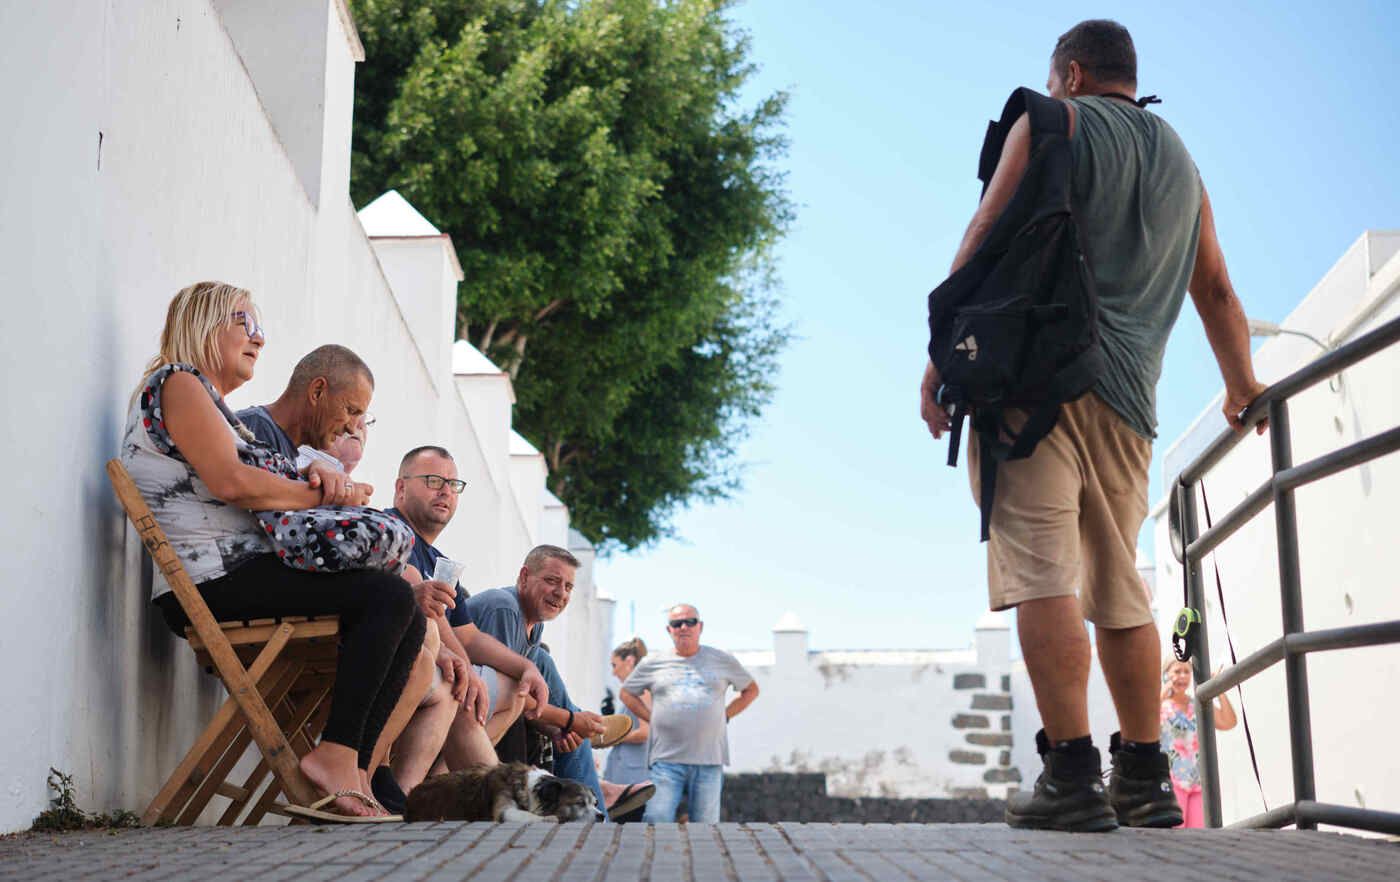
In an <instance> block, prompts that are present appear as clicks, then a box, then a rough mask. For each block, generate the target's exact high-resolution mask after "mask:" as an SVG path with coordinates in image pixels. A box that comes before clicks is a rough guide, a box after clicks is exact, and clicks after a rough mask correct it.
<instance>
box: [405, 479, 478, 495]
mask: <svg viewBox="0 0 1400 882" xmlns="http://www.w3.org/2000/svg"><path fill="white" fill-rule="evenodd" d="M405 477H407V478H409V479H413V478H422V479H423V483H424V484H427V485H428V489H429V490H441V489H442V488H443V486H446V487H447V488H448V489H449V490H451V491H452V492H453V493H456V494H457V495H458V496H461V495H462V491H463V490H465V489H467V482H466V481H459V480H457V479H456V478H444V477H443V476H442V475H407V476H405Z"/></svg>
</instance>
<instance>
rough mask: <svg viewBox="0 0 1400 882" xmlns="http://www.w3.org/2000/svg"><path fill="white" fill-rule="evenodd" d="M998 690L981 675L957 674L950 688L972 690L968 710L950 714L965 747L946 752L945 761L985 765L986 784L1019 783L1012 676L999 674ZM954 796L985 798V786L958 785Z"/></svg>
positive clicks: (984, 776)
mask: <svg viewBox="0 0 1400 882" xmlns="http://www.w3.org/2000/svg"><path fill="white" fill-rule="evenodd" d="M998 685H1000V687H1001V689H1000V691H995V692H994V691H990V690H988V689H987V678H986V676H985V675H983V674H977V673H968V674H958V675H957V676H955V677H954V678H953V688H954V689H957V690H968V691H973V690H976V691H973V694H972V703H971V705H970V707H971V710H969V711H958V712H957V713H955V714H953V716H952V720H951V724H952V726H953V728H954V729H957V730H959V731H961V732H964V733H965V734H964V736H963V741H964V743H965V745H966V746H959V747H956V748H954V749H952V750H950V751H949V752H948V761H949V762H953V763H957V764H959V765H968V766H985V767H986V771H984V772H983V773H982V780H983V781H985V782H986V783H988V784H1018V783H1020V781H1021V771H1020V770H1019V769H1017V768H1016V767H1015V766H1013V765H1012V764H1011V743H1012V740H1011V678H1010V677H1009V676H1003V677H1001V682H1000V684H998ZM953 796H955V797H958V798H966V799H986V798H987V790H986V788H985V787H969V788H960V789H958V790H955V791H954V792H953Z"/></svg>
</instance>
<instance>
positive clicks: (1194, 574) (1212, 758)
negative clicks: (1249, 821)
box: [1176, 482, 1221, 827]
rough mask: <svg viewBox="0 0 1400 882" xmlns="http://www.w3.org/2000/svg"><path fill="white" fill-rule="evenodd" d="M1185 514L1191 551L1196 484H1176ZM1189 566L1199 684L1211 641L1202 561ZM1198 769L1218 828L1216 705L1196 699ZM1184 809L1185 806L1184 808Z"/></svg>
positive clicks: (1206, 671)
mask: <svg viewBox="0 0 1400 882" xmlns="http://www.w3.org/2000/svg"><path fill="white" fill-rule="evenodd" d="M1176 492H1177V493H1179V494H1180V502H1181V513H1182V520H1183V522H1184V523H1183V524H1182V533H1183V535H1182V537H1181V538H1182V546H1181V547H1182V548H1190V547H1191V543H1192V542H1195V541H1196V538H1197V537H1198V536H1199V535H1200V532H1201V528H1200V525H1199V524H1198V522H1197V521H1196V485H1195V484H1194V483H1192V484H1182V483H1179V482H1178V483H1177V485H1176ZM1182 557H1184V558H1185V561H1184V562H1183V563H1182V566H1184V567H1186V602H1187V604H1189V605H1190V607H1191V608H1192V609H1194V610H1196V611H1198V612H1199V613H1200V614H1201V624H1200V626H1199V636H1198V637H1197V638H1196V652H1195V654H1193V655H1192V656H1191V672H1192V675H1193V676H1194V678H1195V681H1196V683H1198V684H1200V683H1203V682H1205V681H1206V680H1207V679H1209V678H1210V641H1209V640H1207V639H1206V618H1207V617H1206V594H1205V588H1204V585H1205V582H1204V580H1203V579H1202V578H1201V562H1200V561H1199V560H1192V559H1191V555H1190V554H1183V555H1182ZM1196 736H1197V740H1198V743H1197V754H1196V768H1197V769H1198V770H1199V771H1200V774H1201V803H1202V806H1201V807H1202V808H1203V809H1204V810H1205V824H1206V826H1207V827H1219V826H1220V824H1221V818H1220V755H1219V754H1218V753H1217V752H1216V749H1215V702H1212V701H1204V702H1202V701H1200V700H1199V699H1197V700H1196ZM1183 808H1184V807H1183Z"/></svg>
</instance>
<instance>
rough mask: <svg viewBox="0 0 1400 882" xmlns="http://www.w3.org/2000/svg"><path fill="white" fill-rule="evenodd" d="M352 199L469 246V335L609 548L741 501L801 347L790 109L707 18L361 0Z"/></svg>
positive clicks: (569, 5)
mask: <svg viewBox="0 0 1400 882" xmlns="http://www.w3.org/2000/svg"><path fill="white" fill-rule="evenodd" d="M353 5H354V9H355V15H356V19H357V22H358V24H359V27H360V31H361V37H362V39H363V41H364V43H365V50H366V62H365V64H364V65H362V66H361V69H360V71H359V73H358V74H357V77H358V83H357V88H356V93H357V94H356V108H355V117H356V118H355V136H354V160H353V179H352V189H353V193H354V197H355V199H356V201H357V202H358V203H360V204H363V203H364V202H366V201H368V200H369V199H371V198H373V197H375V196H377V195H378V194H379V193H381V192H383V191H384V190H387V189H390V188H395V189H398V190H399V191H400V192H402V193H403V194H404V196H405V197H406V198H408V199H409V200H410V201H411V202H413V203H414V204H415V205H416V206H418V207H419V208H420V209H421V210H422V211H423V212H424V213H425V214H426V215H427V216H428V217H430V218H432V219H433V221H434V222H435V223H437V224H438V225H439V226H440V227H441V228H443V229H444V230H446V231H447V232H448V233H450V234H451V236H452V238H453V241H454V243H455V244H456V246H457V250H458V253H459V255H460V257H461V261H462V267H463V270H464V271H465V274H466V281H465V282H464V283H463V284H462V286H461V287H460V289H459V304H458V333H459V334H460V335H461V336H463V337H465V338H467V339H469V340H471V342H472V343H473V344H475V345H476V346H477V347H478V348H479V349H481V350H482V351H483V352H485V353H486V354H487V355H488V356H489V357H491V358H492V360H494V361H495V362H496V363H497V364H500V365H502V366H503V367H505V368H506V369H507V370H509V371H510V372H511V374H512V376H514V377H515V382H516V395H517V403H516V416H515V419H516V425H517V428H518V429H519V430H520V431H521V432H522V433H523V434H524V435H525V436H526V437H527V438H529V439H530V440H531V441H532V442H533V443H535V444H536V446H538V447H539V448H540V449H541V450H542V451H543V452H544V454H545V456H546V457H547V459H548V462H549V466H550V472H551V478H550V480H551V484H552V489H554V491H555V492H556V493H557V494H558V495H559V496H560V497H561V498H562V499H563V500H564V501H565V502H566V503H567V504H568V505H569V506H570V509H571V512H572V514H573V518H574V523H575V524H576V525H577V526H578V527H579V528H580V529H581V530H582V531H583V532H584V533H585V535H587V536H588V537H589V538H590V539H592V540H593V541H594V542H596V543H599V544H600V545H601V546H603V547H604V549H605V550H606V549H608V548H612V547H623V548H634V547H637V546H639V545H644V544H646V543H648V542H651V541H653V540H655V539H656V538H658V537H660V536H663V535H667V533H668V531H669V526H668V525H669V523H670V517H671V515H672V514H673V513H674V512H675V510H676V509H677V508H678V507H680V506H683V505H685V504H687V503H688V502H690V501H691V500H695V499H713V498H717V497H722V496H725V495H727V494H728V493H730V492H732V491H733V490H734V489H735V488H736V487H737V482H738V478H739V472H738V467H737V465H736V463H735V455H734V454H735V444H736V442H737V440H738V439H739V438H741V437H742V435H743V432H744V430H745V427H746V426H747V425H748V424H749V423H750V422H751V420H752V419H753V418H754V417H755V416H756V415H757V414H758V413H759V411H760V409H761V407H762V406H763V405H764V404H765V403H766V401H767V400H768V398H769V396H770V395H771V393H772V389H773V386H772V379H773V375H774V367H775V362H776V355H777V353H778V351H779V350H780V349H781V347H782V345H783V343H784V342H785V341H786V337H787V333H786V330H785V329H784V328H783V327H781V326H780V325H779V324H778V323H777V321H776V320H775V317H774V315H775V310H774V303H773V300H772V297H771V294H770V290H771V289H770V287H769V286H768V285H767V284H766V281H767V279H768V277H769V273H770V270H771V265H770V254H771V249H772V246H773V245H774V243H775V242H776V240H777V238H778V237H779V236H781V235H782V233H783V232H784V230H785V228H786V226H787V224H788V222H789V220H790V215H791V209H790V205H789V203H788V201H787V198H786V195H785V192H784V190H783V181H782V177H781V175H780V174H779V173H778V172H776V171H775V170H774V168H773V163H774V161H775V160H776V159H778V158H780V157H781V156H782V154H783V151H784V150H785V142H784V140H783V138H782V136H781V132H780V126H781V120H782V114H783V110H784V105H785V102H786V96H784V95H782V94H775V95H772V96H769V97H767V98H765V99H763V100H760V101H759V102H758V103H757V105H756V106H753V107H747V108H745V107H742V106H741V101H740V97H739V96H740V91H741V89H742V87H743V85H744V83H745V81H746V80H747V78H748V77H749V76H750V74H751V73H752V66H751V64H750V63H749V62H748V60H747V53H748V45H747V42H746V40H745V38H744V37H743V35H742V34H740V33H738V32H736V31H735V29H734V28H733V26H732V25H731V23H730V22H728V20H727V19H726V17H725V12H726V7H727V5H728V4H727V3H725V2H703V0H673V2H666V0H576V2H546V0H456V2H449V0H358V2H355V3H354V4H353Z"/></svg>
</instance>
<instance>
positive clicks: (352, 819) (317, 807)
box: [282, 790, 403, 824]
mask: <svg viewBox="0 0 1400 882" xmlns="http://www.w3.org/2000/svg"><path fill="white" fill-rule="evenodd" d="M341 797H350V798H351V799H358V800H359V801H360V802H362V803H364V804H365V805H366V806H369V807H370V808H378V809H381V810H382V809H383V808H384V807H383V806H382V805H380V804H379V803H377V802H375V801H374V799H373V797H369V796H366V795H365V794H363V793H361V792H360V791H358V790H337V791H336V792H335V793H332V794H331V795H330V796H326V797H322V798H321V799H318V800H316V801H315V802H313V803H311V805H286V806H282V811H283V812H285V813H286V814H288V815H291V816H292V817H296V818H306V819H308V820H313V821H321V822H322V823H326V824H401V823H403V815H374V816H364V815H343V814H341V813H340V812H336V811H328V810H327V809H326V806H328V805H330V804H331V803H333V802H335V801H336V800H337V799H340V798H341Z"/></svg>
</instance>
